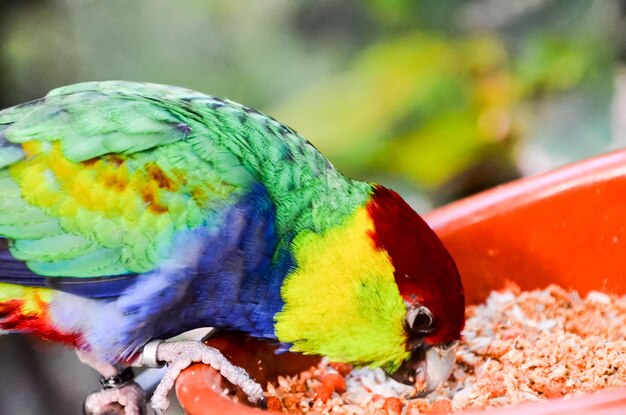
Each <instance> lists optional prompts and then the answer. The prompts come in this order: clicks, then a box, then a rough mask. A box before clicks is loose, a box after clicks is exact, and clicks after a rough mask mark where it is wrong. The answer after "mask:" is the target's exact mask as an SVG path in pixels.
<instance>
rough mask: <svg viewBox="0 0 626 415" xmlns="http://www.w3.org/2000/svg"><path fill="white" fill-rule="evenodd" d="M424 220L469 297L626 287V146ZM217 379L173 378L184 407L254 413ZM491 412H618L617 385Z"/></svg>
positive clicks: (201, 374)
mask: <svg viewBox="0 0 626 415" xmlns="http://www.w3.org/2000/svg"><path fill="white" fill-rule="evenodd" d="M425 219H426V221H427V222H428V223H429V224H430V225H431V227H432V228H433V229H434V230H435V231H436V232H437V234H438V235H439V236H440V237H441V239H442V240H443V242H444V244H445V245H446V246H447V248H448V249H449V250H450V252H451V254H452V256H453V257H454V259H455V261H456V263H457V265H458V267H459V270H460V272H461V276H462V278H463V284H464V287H465V291H466V298H467V303H468V304H473V303H478V302H481V301H483V300H484V299H485V297H486V296H487V294H488V293H489V292H490V291H491V290H494V289H499V288H502V287H504V285H505V284H506V283H507V281H513V282H515V283H517V284H519V285H520V286H521V288H522V289H534V288H542V287H545V286H546V285H548V284H551V283H555V284H558V285H560V286H562V287H564V288H566V289H575V290H578V291H579V292H580V293H581V295H584V294H586V293H587V292H588V291H590V290H598V291H603V292H607V293H615V294H626V151H616V152H613V153H609V154H606V155H603V156H599V157H596V158H592V159H589V160H585V161H582V162H579V163H575V164H572V165H570V166H566V167H564V168H561V169H558V170H555V171H552V172H549V173H546V174H544V175H540V176H536V177H531V178H526V179H521V180H517V181H515V182H512V183H509V184H506V185H503V186H500V187H497V188H494V189H491V190H489V191H486V192H483V193H480V194H478V195H475V196H472V197H469V198H467V199H464V200H461V201H458V202H455V203H452V204H450V205H448V206H445V207H442V208H440V209H437V210H435V211H433V212H432V213H430V214H428V215H426V217H425ZM625 353H626V352H625ZM269 358H270V357H268V359H269ZM299 359H300V358H299V357H293V360H294V361H298V360H299ZM217 376H218V375H217V374H216V372H215V371H213V370H212V369H210V368H207V367H205V366H195V367H192V368H190V369H188V370H187V371H185V372H184V373H183V374H182V375H181V377H180V378H179V381H178V384H177V392H178V396H179V399H180V401H181V403H182V405H183V407H184V408H185V410H186V411H187V412H188V413H189V414H194V415H200V414H222V413H230V414H239V415H244V414H254V413H256V414H260V413H261V411H259V410H257V409H253V408H250V407H247V406H244V405H240V404H234V403H232V402H231V401H228V400H226V399H224V398H221V397H219V396H218V395H217V394H216V393H215V392H213V390H214V389H215V388H213V387H212V385H213V386H215V382H216V380H215V379H216V378H218V377H217ZM223 405H226V406H225V407H224V406H223ZM218 409H219V410H218ZM493 413H495V414H502V415H513V414H522V413H524V414H525V413H533V414H546V415H547V414H556V413H574V414H577V413H581V414H582V413H585V414H594V415H595V414H598V415H600V414H602V415H609V414H613V413H615V414H617V413H620V414H621V413H626V389H620V390H617V391H606V392H603V393H598V394H594V395H593V396H584V397H581V398H574V399H569V400H555V401H543V402H538V403H532V404H526V405H520V406H516V407H511V408H503V409H500V410H497V411H494V412H493Z"/></svg>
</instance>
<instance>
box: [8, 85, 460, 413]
mask: <svg viewBox="0 0 626 415" xmlns="http://www.w3.org/2000/svg"><path fill="white" fill-rule="evenodd" d="M363 105H377V104H376V102H369V103H363ZM464 322H465V298H464V291H463V285H462V282H461V277H460V274H459V271H458V269H457V267H456V265H455V262H454V260H453V258H452V256H451V255H450V253H449V252H448V250H447V249H446V247H445V246H444V245H443V243H442V241H441V240H440V239H439V238H438V237H437V235H436V234H435V232H434V231H433V230H432V229H431V228H430V227H429V226H428V224H427V223H426V222H425V221H424V220H423V219H422V218H421V217H420V216H419V215H418V214H417V213H416V212H415V211H414V210H413V209H412V208H411V207H410V206H409V204H407V202H405V201H404V200H403V199H402V197H401V196H400V195H399V194H398V193H396V192H395V191H393V190H391V189H389V188H387V187H384V186H383V185H380V184H374V183H369V182H366V181H360V180H356V179H351V178H348V177H346V176H344V175H342V174H341V173H340V172H338V171H337V170H336V169H335V168H334V166H333V165H332V164H331V163H330V162H329V161H328V160H327V159H326V158H325V157H324V156H323V155H322V154H321V153H320V152H319V151H318V150H317V149H316V148H315V147H314V146H313V145H312V144H311V143H310V142H309V141H307V140H306V139H304V138H303V137H302V136H300V135H299V134H298V133H297V132H296V131H294V130H293V129H291V128H289V127H287V126H285V125H283V124H281V123H279V122H278V121H276V120H275V119H274V118H272V117H270V116H268V115H265V114H263V113H261V112H259V111H257V110H254V109H252V108H249V107H246V106H244V105H240V104H238V103H236V102H233V101H230V100H228V99H220V98H217V97H214V96H210V95H205V94H202V93H199V92H195V91H192V90H189V89H185V88H181V87H174V86H167V85H160V84H152V83H143V82H131V81H97V82H84V83H78V84H74V85H69V86H63V87H59V88H56V89H53V90H52V91H50V92H49V93H48V94H47V95H46V96H44V97H43V98H40V99H37V100H34V101H31V102H27V103H24V104H21V105H16V106H13V107H10V108H5V109H3V110H1V111H0V333H1V334H7V333H22V334H26V335H31V336H35V337H37V338H40V339H43V340H47V341H51V342H57V343H61V344H65V345H67V346H69V347H71V348H74V349H75V350H76V351H77V353H78V357H79V358H80V360H81V361H83V362H84V363H87V364H89V365H90V366H92V367H93V368H94V369H96V370H98V371H99V372H100V374H101V375H102V376H103V378H102V380H101V382H102V385H103V386H104V388H103V389H102V390H100V391H98V392H96V393H94V394H92V395H90V396H89V397H88V398H87V401H86V402H85V410H86V411H87V412H88V413H98V411H99V408H101V407H102V406H103V405H105V404H108V403H111V402H118V403H120V404H121V405H123V406H125V408H126V413H128V414H135V413H143V412H142V411H145V406H144V405H145V404H146V403H145V402H144V399H145V398H144V395H143V391H142V390H141V388H140V387H139V386H138V385H137V384H136V383H135V382H133V373H132V367H133V366H141V365H145V366H151V365H154V366H158V365H163V364H167V366H168V368H169V369H168V372H167V374H166V375H165V376H164V378H163V380H162V381H161V384H159V387H157V390H156V391H155V393H154V396H153V397H152V407H153V409H155V410H157V411H161V412H162V411H164V410H165V409H166V408H167V405H168V403H169V402H168V401H167V398H166V395H167V391H168V390H169V389H170V388H171V387H172V386H173V382H174V380H175V378H176V376H177V375H178V374H179V373H180V371H181V370H182V369H184V368H185V367H186V366H188V365H190V364H191V363H192V362H204V363H207V364H210V365H213V366H215V367H216V368H217V369H219V370H221V371H222V373H223V374H225V376H226V377H227V378H229V380H231V381H232V382H233V383H235V384H237V385H239V386H241V387H242V388H243V389H244V392H246V393H247V394H248V396H249V398H250V401H251V402H256V403H257V404H259V405H262V402H263V394H262V393H263V392H262V390H261V389H260V386H259V385H258V384H257V383H256V382H255V381H254V380H253V379H251V378H249V377H247V373H246V372H245V371H244V370H243V369H241V368H238V367H236V366H233V365H232V364H230V362H228V361H227V360H226V358H225V357H224V356H222V355H221V354H220V353H219V351H216V350H214V349H212V348H210V347H208V346H206V345H204V344H203V343H201V342H195V341H167V340H168V339H171V338H172V337H174V336H176V335H179V334H180V333H183V332H185V331H188V330H192V329H195V328H199V327H213V328H215V329H217V330H224V331H239V332H243V333H245V334H246V335H248V336H251V337H256V338H260V339H267V340H268V341H272V342H276V344H278V345H280V350H285V351H287V350H288V351H293V352H300V353H304V354H313V355H320V356H323V357H325V358H327V359H329V360H330V361H335V362H346V363H350V364H353V365H357V366H369V367H373V368H382V369H383V370H384V371H385V372H386V373H388V374H389V375H390V376H391V377H392V378H394V379H396V380H398V381H401V382H404V383H407V384H418V383H420V382H421V384H422V385H424V391H423V393H428V392H430V391H432V390H434V389H436V388H437V387H438V386H439V385H440V384H441V383H443V382H444V381H446V380H447V378H448V377H449V375H450V373H451V371H452V370H453V367H454V364H455V346H456V344H457V343H458V341H459V340H460V338H461V331H462V329H463V326H464ZM168 375H169V376H168ZM166 379H167V380H166ZM160 388H161V389H160ZM142 408H143V409H142ZM90 411H91V412H90Z"/></svg>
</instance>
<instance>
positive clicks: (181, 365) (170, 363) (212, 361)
mask: <svg viewBox="0 0 626 415" xmlns="http://www.w3.org/2000/svg"><path fill="white" fill-rule="evenodd" d="M163 363H165V364H167V372H166V373H165V376H163V379H162V380H161V382H160V383H159V385H158V386H157V388H156V390H155V391H154V394H153V395H152V399H151V400H150V403H151V405H152V409H154V410H155V411H156V412H157V413H161V412H162V411H165V410H166V409H167V407H168V406H169V400H168V399H167V394H168V392H169V391H170V390H171V389H172V388H173V387H174V383H175V382H176V378H177V377H178V375H179V374H180V372H182V371H183V369H185V368H187V367H188V366H189V365H191V364H192V363H204V364H207V365H209V366H211V367H212V368H214V369H215V370H217V371H219V372H220V373H221V374H222V376H224V378H226V379H227V380H228V381H229V382H230V383H232V384H233V385H235V386H239V387H240V388H241V389H242V390H243V392H244V393H245V394H246V396H247V397H248V400H249V401H250V402H251V403H253V404H256V405H258V406H261V405H262V404H263V402H264V401H265V398H264V396H263V389H262V388H261V385H259V384H258V383H257V382H255V381H254V380H253V379H252V378H250V376H249V375H248V373H246V371H245V370H244V369H242V368H240V367H238V366H235V365H233V364H232V363H230V362H229V361H228V359H226V357H224V355H223V354H222V353H221V352H220V351H219V350H218V349H216V348H214V347H210V346H207V345H205V344H204V343H202V342H199V341H176V342H163V341H160V340H155V341H152V342H150V343H148V344H147V345H146V346H145V347H144V349H143V352H142V353H141V356H140V357H139V359H137V361H136V362H135V363H133V364H134V365H145V366H156V365H159V364H161V365H162V364H163Z"/></svg>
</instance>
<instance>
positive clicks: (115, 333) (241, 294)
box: [51, 184, 294, 362]
mask: <svg viewBox="0 0 626 415" xmlns="http://www.w3.org/2000/svg"><path fill="white" fill-rule="evenodd" d="M275 215H276V212H275V207H274V204H273V202H272V201H271V199H270V198H269V195H268V193H267V190H266V189H265V187H264V186H263V185H261V184H257V185H255V186H253V187H252V189H250V191H249V192H248V193H247V194H246V195H245V196H243V197H242V198H240V199H239V200H238V201H237V203H235V204H234V205H232V206H230V207H228V208H227V209H226V210H225V211H224V212H222V219H221V225H220V226H219V227H218V228H217V229H215V228H212V229H211V230H208V229H204V228H201V229H195V230H191V231H185V232H180V233H179V234H177V235H176V236H175V239H174V243H173V246H174V250H173V254H172V256H171V257H170V258H169V259H168V260H167V261H164V262H163V263H162V264H161V266H160V267H159V268H158V269H156V270H154V271H151V272H148V273H145V274H140V275H138V276H136V277H135V278H134V280H133V281H134V283H133V284H132V285H130V286H129V287H128V288H127V289H126V290H125V291H124V292H122V293H121V294H120V295H119V297H118V298H109V299H87V298H81V297H77V296H73V295H67V294H61V295H59V296H58V298H57V299H55V300H54V301H53V302H52V304H51V315H52V318H53V321H54V322H55V323H56V324H58V325H59V326H60V327H61V328H62V329H64V330H67V331H78V332H81V333H83V338H84V339H85V341H86V342H87V343H88V346H89V347H90V349H91V350H93V351H94V352H95V353H96V354H97V355H98V356H99V357H100V358H101V359H104V360H107V361H111V362H115V361H118V360H120V359H125V358H129V357H131V356H133V355H134V354H135V353H136V352H138V351H139V350H140V349H141V347H143V345H144V344H145V343H147V342H148V341H150V340H151V339H155V338H168V337H171V336H174V335H177V334H179V333H181V332H183V331H186V330H190V329H193V328H197V327H207V326H212V327H218V328H222V329H229V330H239V331H243V332H246V333H248V334H250V335H252V336H255V337H263V338H270V339H275V334H274V315H275V314H276V313H277V312H278V311H280V310H281V309H282V307H283V305H284V304H283V300H282V298H281V296H280V289H281V287H282V284H283V280H284V278H285V277H286V276H287V274H288V273H289V272H290V271H291V268H292V267H293V266H294V259H293V258H292V256H291V253H290V252H289V250H288V249H286V248H281V247H288V246H289V243H281V244H279V241H278V235H277V231H276V217H275ZM76 310H83V311H82V312H81V317H80V318H77V317H76V315H75V314H76Z"/></svg>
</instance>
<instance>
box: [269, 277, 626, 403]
mask: <svg viewBox="0 0 626 415" xmlns="http://www.w3.org/2000/svg"><path fill="white" fill-rule="evenodd" d="M466 315H467V322H466V325H465V329H464V331H463V340H462V341H461V343H460V345H459V348H458V349H457V355H456V363H457V366H456V368H455V369H454V371H453V372H452V375H451V376H450V379H448V381H447V382H445V383H444V384H443V385H442V386H441V387H440V388H439V389H438V390H436V391H435V392H433V393H431V394H430V395H428V396H426V397H424V398H420V399H410V397H411V396H414V394H415V391H414V390H412V388H410V387H408V386H405V385H402V384H399V383H397V382H395V381H393V380H391V379H389V378H388V377H387V376H385V374H384V373H383V372H382V370H379V369H376V370H371V369H354V370H352V368H351V367H350V366H349V365H345V364H341V363H340V364H337V363H328V362H322V363H321V364H320V365H318V366H317V367H313V368H311V369H310V370H308V371H305V372H302V373H301V374H299V375H298V376H294V377H287V378H279V380H278V382H277V384H273V385H269V386H268V393H267V394H268V397H270V396H271V397H275V398H277V399H279V402H280V403H281V405H280V410H281V411H282V412H283V413H285V414H304V413H306V414H310V415H324V414H373V415H388V414H395V413H402V414H406V415H417V414H424V413H428V414H447V413H450V412H457V411H462V410H467V409H484V408H488V407H502V406H509V405H513V404H516V403H520V402H525V401H537V400H542V399H554V398H564V397H568V396H572V395H576V394H581V393H591V392H594V391H598V390H601V389H606V388H619V387H626V296H622V297H618V296H615V295H609V294H605V293H601V292H597V291H592V292H589V293H588V294H587V295H586V296H585V297H584V298H583V297H581V296H580V295H579V294H578V293H577V292H574V291H572V292H568V291H566V290H564V289H563V288H561V287H558V286H555V285H551V286H549V287H547V288H546V289H543V290H534V291H526V292H522V291H521V290H520V289H519V287H517V286H515V285H514V284H508V285H507V290H506V291H501V292H498V291H493V292H491V294H490V295H489V297H488V298H487V300H486V301H485V303H483V304H480V305H474V306H469V307H467V311H466ZM269 402H270V401H269V399H268V403H269ZM272 408H277V405H276V404H275V402H273V403H272Z"/></svg>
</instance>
